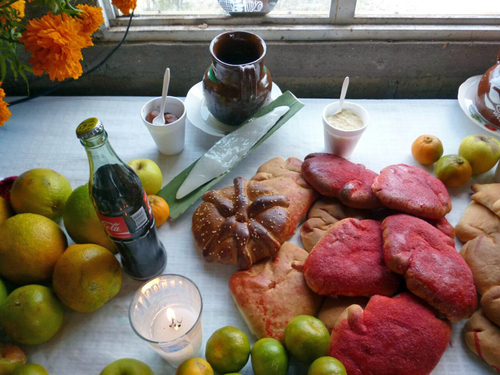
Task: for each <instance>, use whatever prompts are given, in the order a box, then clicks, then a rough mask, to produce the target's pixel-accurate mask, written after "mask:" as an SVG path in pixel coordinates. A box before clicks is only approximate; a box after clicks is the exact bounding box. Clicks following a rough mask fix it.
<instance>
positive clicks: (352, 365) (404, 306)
mask: <svg viewBox="0 0 500 375" xmlns="http://www.w3.org/2000/svg"><path fill="white" fill-rule="evenodd" d="M450 337H451V324H450V323H449V322H448V321H446V320H440V319H438V318H436V316H435V314H434V312H433V311H432V310H430V309H429V308H428V307H427V306H426V305H425V304H424V303H423V302H422V301H421V300H419V299H418V298H417V297H415V296H413V295H411V294H409V293H403V294H401V295H399V296H396V297H393V298H389V297H383V296H373V297H372V298H371V299H370V301H369V302H368V305H367V306H366V308H365V310H363V309H362V308H361V307H360V306H358V305H352V306H350V307H348V308H347V309H346V310H345V311H344V313H343V314H342V315H341V317H340V318H339V319H338V320H337V323H336V325H335V327H334V329H333V332H332V337H331V346H330V351H329V353H328V355H330V356H332V357H335V358H337V359H338V360H339V361H340V362H342V363H343V365H344V366H345V368H346V370H347V373H348V374H349V375H366V374H370V375H427V374H430V372H431V371H432V370H433V369H434V367H436V365H437V364H438V362H439V360H440V358H441V356H442V355H443V353H444V351H445V350H446V347H447V345H448V343H449V341H450Z"/></svg>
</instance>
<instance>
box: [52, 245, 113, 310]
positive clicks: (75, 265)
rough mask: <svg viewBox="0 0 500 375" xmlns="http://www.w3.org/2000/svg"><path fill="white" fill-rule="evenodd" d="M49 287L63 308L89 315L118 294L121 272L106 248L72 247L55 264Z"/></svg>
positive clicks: (96, 246) (93, 246)
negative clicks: (51, 286)
mask: <svg viewBox="0 0 500 375" xmlns="http://www.w3.org/2000/svg"><path fill="white" fill-rule="evenodd" d="M52 285H53V286H54V291H55V292H56V294H57V296H58V297H59V299H60V300H61V302H62V303H63V304H64V305H66V306H68V307H69V308H70V309H73V310H76V311H79V312H92V311H95V310H97V309H99V308H100V307H102V306H103V305H104V304H105V303H106V302H108V301H109V300H110V299H112V298H113V297H114V296H116V295H117V294H118V292H119V291H120V288H121V286H122V270H121V268H120V263H119V262H118V260H117V259H116V258H115V256H114V255H113V254H112V253H111V252H109V251H108V250H107V249H106V248H104V247H102V246H99V245H94V244H85V245H72V246H70V247H68V249H67V250H66V251H65V252H64V254H63V255H62V256H61V257H60V258H59V260H58V261H57V263H56V266H55V268H54V275H53V276H52Z"/></svg>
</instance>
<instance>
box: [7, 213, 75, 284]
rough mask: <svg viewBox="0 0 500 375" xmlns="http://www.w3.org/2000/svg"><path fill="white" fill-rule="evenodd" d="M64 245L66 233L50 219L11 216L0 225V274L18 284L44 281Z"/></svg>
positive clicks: (51, 270)
mask: <svg viewBox="0 0 500 375" xmlns="http://www.w3.org/2000/svg"><path fill="white" fill-rule="evenodd" d="M66 246H67V241H66V235H65V234H64V232H63V231H62V230H61V228H60V227H59V225H57V224H56V223H54V222H53V221H52V220H50V219H48V218H46V217H44V216H41V215H36V214H19V215H15V216H12V217H11V218H10V219H7V221H5V222H4V223H3V224H1V225H0V276H3V277H4V278H5V279H7V280H10V281H12V282H14V283H18V284H28V283H38V282H42V281H46V280H48V279H50V277H51V276H52V272H53V270H54V266H55V265H56V262H57V261H58V259H59V257H60V256H61V255H62V253H63V252H64V250H65V249H66Z"/></svg>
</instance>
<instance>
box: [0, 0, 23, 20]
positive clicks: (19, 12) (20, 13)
mask: <svg viewBox="0 0 500 375" xmlns="http://www.w3.org/2000/svg"><path fill="white" fill-rule="evenodd" d="M5 2H6V1H5V0H3V1H0V5H2V4H4V3H5ZM25 5H26V2H25V1H24V0H19V1H16V2H15V3H12V4H10V6H11V7H12V8H14V9H15V10H16V11H17V21H21V19H23V18H24V8H25ZM3 12H4V8H2V9H1V10H0V13H3ZM0 23H2V24H4V23H5V17H0Z"/></svg>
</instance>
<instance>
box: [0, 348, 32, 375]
mask: <svg viewBox="0 0 500 375" xmlns="http://www.w3.org/2000/svg"><path fill="white" fill-rule="evenodd" d="M27 359H28V358H27V356H26V353H25V352H24V350H22V349H21V348H20V347H19V346H17V345H13V344H9V343H7V342H0V375H12V373H13V372H14V371H15V370H17V368H18V367H21V366H22V365H23V364H25V363H26V361H27Z"/></svg>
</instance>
